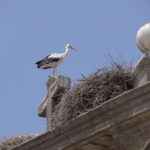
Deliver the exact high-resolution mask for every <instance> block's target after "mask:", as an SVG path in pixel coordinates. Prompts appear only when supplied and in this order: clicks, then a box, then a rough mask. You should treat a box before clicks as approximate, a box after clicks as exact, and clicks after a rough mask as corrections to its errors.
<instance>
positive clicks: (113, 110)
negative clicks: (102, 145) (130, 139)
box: [13, 82, 150, 150]
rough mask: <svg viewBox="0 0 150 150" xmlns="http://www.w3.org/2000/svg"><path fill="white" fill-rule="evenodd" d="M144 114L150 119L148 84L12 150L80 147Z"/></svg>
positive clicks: (149, 86) (56, 149)
mask: <svg viewBox="0 0 150 150" xmlns="http://www.w3.org/2000/svg"><path fill="white" fill-rule="evenodd" d="M144 113H147V114H148V115H149V116H150V82H148V83H147V84H145V85H143V86H140V87H138V88H136V89H133V90H130V91H127V92H125V93H123V94H121V95H119V96H117V97H115V98H113V99H111V100H109V101H107V102H105V103H104V104H102V105H101V106H98V107H97V108H95V109H93V110H91V111H89V112H88V113H85V114H82V115H81V116H79V117H78V118H76V119H74V120H72V121H70V122H69V123H68V124H65V125H63V126H61V127H60V128H56V130H54V131H53V132H47V133H45V134H43V135H41V136H39V137H37V138H35V139H33V140H31V141H29V142H27V143H25V144H23V145H21V146H18V147H16V148H14V149H13V150H31V149H32V150H34V149H35V150H41V149H44V150H48V149H52V150H58V149H59V148H60V147H61V149H63V148H66V147H69V146H70V145H72V144H77V143H78V144H80V142H82V141H83V140H84V139H87V138H90V137H92V136H94V135H96V134H97V133H102V134H103V133H104V132H106V131H107V130H110V129H111V128H113V127H114V126H118V125H119V124H121V123H124V122H126V121H128V120H129V121H130V120H131V121H132V120H133V119H131V118H134V117H137V116H139V115H141V114H144ZM141 121H142V120H141ZM40 145H41V146H42V147H40Z"/></svg>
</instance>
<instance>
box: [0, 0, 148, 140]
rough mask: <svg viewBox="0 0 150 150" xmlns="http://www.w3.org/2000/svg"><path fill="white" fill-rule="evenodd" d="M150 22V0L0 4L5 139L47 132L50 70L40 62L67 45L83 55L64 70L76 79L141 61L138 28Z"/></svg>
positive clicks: (0, 105)
mask: <svg viewBox="0 0 150 150" xmlns="http://www.w3.org/2000/svg"><path fill="white" fill-rule="evenodd" d="M149 21H150V1H149V0H0V68H1V70H0V137H4V136H6V137H7V136H12V135H18V134H26V133H38V132H43V131H45V130H46V120H45V119H41V118H39V117H38V116H37V107H38V106H39V104H40V103H41V100H42V98H43V96H44V95H45V94H46V88H45V83H46V81H47V79H48V75H49V71H42V70H38V69H36V66H35V65H34V63H35V62H36V61H37V60H39V59H41V58H42V57H44V56H46V55H47V54H48V53H49V52H53V51H54V52H59V51H63V48H64V44H65V43H66V42H70V43H72V45H74V46H75V47H76V48H78V49H79V51H78V52H72V55H71V56H70V57H69V58H68V59H66V61H65V63H64V64H63V65H62V66H61V68H60V72H61V74H63V75H67V76H70V77H71V78H72V79H73V81H75V80H78V79H79V78H80V77H81V74H85V75H87V74H89V73H91V72H94V71H95V70H96V69H97V68H99V67H102V66H107V65H108V64H109V63H110V58H109V57H108V55H109V54H111V55H112V56H113V57H114V59H116V60H117V61H121V62H128V63H133V64H134V63H136V61H137V59H138V58H139V57H140V56H141V54H140V52H139V51H138V50H137V48H136V45H135V35H136V31H137V30H138V28H139V27H140V26H141V25H143V24H144V23H147V22H149Z"/></svg>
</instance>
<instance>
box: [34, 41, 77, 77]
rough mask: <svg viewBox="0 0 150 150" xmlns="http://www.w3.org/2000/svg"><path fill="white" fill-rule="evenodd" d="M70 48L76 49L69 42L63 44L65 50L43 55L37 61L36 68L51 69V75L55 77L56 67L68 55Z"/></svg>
mask: <svg viewBox="0 0 150 150" xmlns="http://www.w3.org/2000/svg"><path fill="white" fill-rule="evenodd" d="M70 50H76V49H75V48H74V47H72V45H71V44H69V43H68V44H66V45H65V51H64V52H62V53H51V54H49V55H48V56H46V57H44V58H43V59H42V60H40V61H37V62H36V63H35V64H37V68H41V69H51V68H52V69H53V76H54V77H56V73H57V72H56V71H57V67H58V66H59V65H60V64H61V63H62V62H63V60H64V59H65V58H66V57H67V56H68V54H69V51H70Z"/></svg>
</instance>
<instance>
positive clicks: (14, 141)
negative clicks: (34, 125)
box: [0, 135, 35, 150]
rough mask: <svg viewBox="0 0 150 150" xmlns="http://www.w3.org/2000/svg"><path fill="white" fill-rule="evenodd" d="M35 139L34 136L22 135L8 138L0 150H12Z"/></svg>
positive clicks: (0, 143) (0, 144)
mask: <svg viewBox="0 0 150 150" xmlns="http://www.w3.org/2000/svg"><path fill="white" fill-rule="evenodd" d="M34 137H35V136H34V135H21V136H16V137H11V138H8V139H6V140H3V141H2V142H0V150H10V149H12V148H14V147H15V146H18V145H20V144H22V143H25V142H27V141H29V140H31V139H32V138H34Z"/></svg>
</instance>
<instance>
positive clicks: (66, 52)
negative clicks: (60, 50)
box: [64, 48, 69, 56]
mask: <svg viewBox="0 0 150 150" xmlns="http://www.w3.org/2000/svg"><path fill="white" fill-rule="evenodd" d="M68 54H69V48H65V52H64V56H68Z"/></svg>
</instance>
